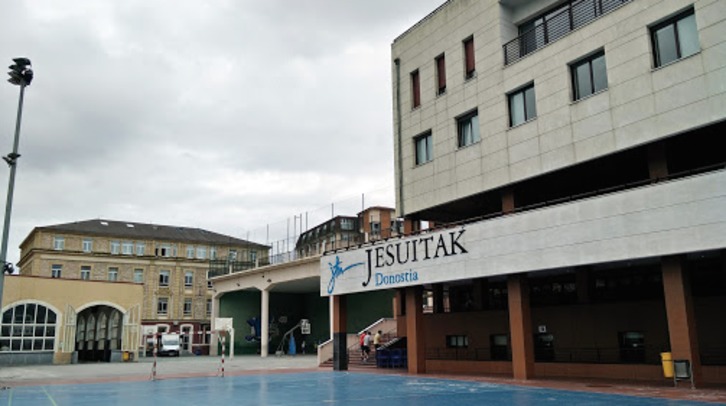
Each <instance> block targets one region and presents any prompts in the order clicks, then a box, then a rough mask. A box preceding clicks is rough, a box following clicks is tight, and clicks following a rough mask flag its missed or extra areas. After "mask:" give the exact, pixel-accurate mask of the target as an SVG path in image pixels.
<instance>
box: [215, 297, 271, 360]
mask: <svg viewBox="0 0 726 406" xmlns="http://www.w3.org/2000/svg"><path fill="white" fill-rule="evenodd" d="M261 301H262V294H261V293H260V291H258V290H254V291H253V290H249V291H248V290H245V291H240V292H231V293H225V294H224V295H223V296H222V297H221V298H220V299H219V317H232V318H234V321H233V323H234V334H235V337H234V338H235V340H234V353H235V354H257V349H258V346H259V344H258V343H254V342H248V341H247V340H245V336H246V335H249V334H250V332H251V329H250V326H249V324H247V320H248V319H250V318H252V317H259V315H260V307H261Z"/></svg>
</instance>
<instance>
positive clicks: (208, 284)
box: [207, 271, 214, 289]
mask: <svg viewBox="0 0 726 406" xmlns="http://www.w3.org/2000/svg"><path fill="white" fill-rule="evenodd" d="M212 288H214V284H213V283H212V280H211V279H209V271H207V289H212Z"/></svg>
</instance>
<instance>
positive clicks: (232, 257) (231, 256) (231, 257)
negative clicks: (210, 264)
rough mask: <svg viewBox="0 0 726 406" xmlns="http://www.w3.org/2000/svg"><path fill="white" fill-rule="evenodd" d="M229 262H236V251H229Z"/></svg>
mask: <svg viewBox="0 0 726 406" xmlns="http://www.w3.org/2000/svg"><path fill="white" fill-rule="evenodd" d="M229 260H230V261H236V260H237V250H229Z"/></svg>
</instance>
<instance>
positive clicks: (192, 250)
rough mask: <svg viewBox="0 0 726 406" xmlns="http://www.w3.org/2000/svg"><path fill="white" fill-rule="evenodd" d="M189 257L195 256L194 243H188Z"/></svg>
mask: <svg viewBox="0 0 726 406" xmlns="http://www.w3.org/2000/svg"><path fill="white" fill-rule="evenodd" d="M187 258H189V259H192V258H194V246H193V245H187Z"/></svg>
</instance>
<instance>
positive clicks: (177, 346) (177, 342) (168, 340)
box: [159, 333, 181, 357]
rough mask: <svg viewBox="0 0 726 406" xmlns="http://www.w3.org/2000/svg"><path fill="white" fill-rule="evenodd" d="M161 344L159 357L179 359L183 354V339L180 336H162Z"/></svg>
mask: <svg viewBox="0 0 726 406" xmlns="http://www.w3.org/2000/svg"><path fill="white" fill-rule="evenodd" d="M160 341H161V342H160V343H159V355H170V356H172V355H173V356H175V357H178V356H179V353H180V352H181V337H179V334H175V333H174V334H162V335H161V340H160Z"/></svg>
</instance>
